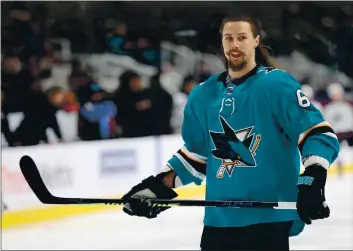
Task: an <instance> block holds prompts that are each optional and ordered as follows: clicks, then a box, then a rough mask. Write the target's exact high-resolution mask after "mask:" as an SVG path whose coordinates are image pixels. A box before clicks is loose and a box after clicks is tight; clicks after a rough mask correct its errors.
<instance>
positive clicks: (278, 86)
mask: <svg viewBox="0 0 353 251" xmlns="http://www.w3.org/2000/svg"><path fill="white" fill-rule="evenodd" d="M271 82H272V83H271V85H270V87H269V90H268V92H267V97H268V99H269V100H270V103H271V109H272V111H273V113H274V117H275V120H276V122H277V123H278V125H279V126H280V127H281V128H280V130H282V131H283V133H285V136H286V137H288V138H289V139H290V140H292V141H295V142H297V143H298V148H299V151H300V153H301V156H302V160H303V164H304V166H308V165H311V164H320V165H322V166H323V167H325V168H326V169H327V168H328V167H329V166H330V165H331V164H332V162H333V161H334V160H335V159H336V158H337V156H338V152H339V142H338V140H337V136H336V135H335V133H334V131H333V129H332V127H331V125H330V124H329V123H328V122H327V121H326V120H325V119H324V117H323V116H322V114H321V112H320V111H319V110H318V109H317V108H316V107H315V106H314V105H313V104H312V103H311V102H310V100H309V99H308V98H307V97H306V96H305V95H304V94H303V92H302V91H301V86H300V84H299V83H298V82H297V81H296V80H295V78H294V77H292V76H291V75H289V74H287V73H285V72H282V73H279V74H277V77H276V76H274V79H273V80H271Z"/></svg>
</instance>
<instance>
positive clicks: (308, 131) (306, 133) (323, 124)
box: [298, 122, 332, 145]
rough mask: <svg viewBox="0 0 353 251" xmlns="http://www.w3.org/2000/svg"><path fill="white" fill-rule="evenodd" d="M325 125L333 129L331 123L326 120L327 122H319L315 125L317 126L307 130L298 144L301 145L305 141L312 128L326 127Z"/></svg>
mask: <svg viewBox="0 0 353 251" xmlns="http://www.w3.org/2000/svg"><path fill="white" fill-rule="evenodd" d="M325 126H327V127H330V128H331V129H332V127H331V125H330V124H329V123H327V122H326V123H320V124H317V125H315V126H313V127H311V128H309V129H308V130H306V132H305V133H304V135H303V137H302V138H301V139H300V140H299V142H298V145H300V144H301V143H302V142H303V140H304V139H305V138H306V136H307V135H308V134H309V133H310V132H311V131H312V130H314V129H315V128H319V127H325Z"/></svg>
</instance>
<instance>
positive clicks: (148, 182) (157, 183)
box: [122, 174, 178, 219]
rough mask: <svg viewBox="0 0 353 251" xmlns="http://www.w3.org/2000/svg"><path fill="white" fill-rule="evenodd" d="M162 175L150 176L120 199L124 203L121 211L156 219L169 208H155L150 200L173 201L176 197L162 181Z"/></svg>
mask: <svg viewBox="0 0 353 251" xmlns="http://www.w3.org/2000/svg"><path fill="white" fill-rule="evenodd" d="M162 178H163V175H161V174H159V175H157V176H156V177H154V176H150V177H148V178H146V179H144V180H143V181H142V182H141V183H139V184H137V185H136V186H134V187H133V188H132V189H131V190H130V191H129V192H128V193H127V194H125V195H124V196H123V197H122V199H123V200H125V201H126V203H125V205H124V208H123V211H124V212H125V213H127V214H129V215H132V216H140V217H146V218H148V219H151V218H156V217H157V215H158V214H160V213H161V212H163V211H165V210H167V209H168V208H170V207H160V206H155V205H153V204H152V203H151V199H169V200H171V199H174V198H175V197H177V196H178V194H177V193H176V192H174V191H173V189H171V188H168V187H167V186H165V185H164V183H163V181H162Z"/></svg>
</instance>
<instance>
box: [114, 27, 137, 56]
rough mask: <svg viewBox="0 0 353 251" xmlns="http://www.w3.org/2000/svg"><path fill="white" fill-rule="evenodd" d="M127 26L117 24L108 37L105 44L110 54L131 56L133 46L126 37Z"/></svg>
mask: <svg viewBox="0 0 353 251" xmlns="http://www.w3.org/2000/svg"><path fill="white" fill-rule="evenodd" d="M127 32H128V29H127V26H126V24H125V23H124V22H118V23H117V24H116V26H115V29H114V31H113V32H112V33H111V34H110V35H108V37H107V43H108V47H109V49H110V51H111V52H113V53H116V54H118V55H125V56H131V55H132V54H133V51H132V50H133V49H134V45H133V43H132V42H131V41H129V40H128V37H127Z"/></svg>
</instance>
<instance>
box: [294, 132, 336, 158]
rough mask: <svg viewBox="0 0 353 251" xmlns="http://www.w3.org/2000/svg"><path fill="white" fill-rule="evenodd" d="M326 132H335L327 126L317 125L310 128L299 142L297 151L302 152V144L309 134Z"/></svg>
mask: <svg viewBox="0 0 353 251" xmlns="http://www.w3.org/2000/svg"><path fill="white" fill-rule="evenodd" d="M326 132H331V133H335V132H334V131H333V129H332V128H331V127H329V126H320V127H317V128H314V129H312V130H311V131H310V132H309V133H308V134H307V135H306V136H305V138H304V139H303V140H302V142H301V143H300V144H299V146H298V147H299V151H300V153H301V152H302V150H303V147H304V144H305V142H306V140H307V139H308V138H309V137H310V136H313V135H316V134H321V133H326Z"/></svg>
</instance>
